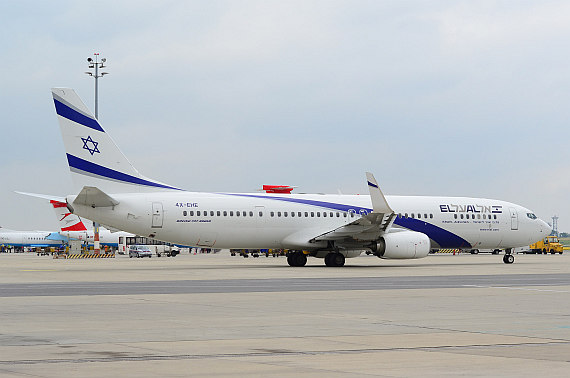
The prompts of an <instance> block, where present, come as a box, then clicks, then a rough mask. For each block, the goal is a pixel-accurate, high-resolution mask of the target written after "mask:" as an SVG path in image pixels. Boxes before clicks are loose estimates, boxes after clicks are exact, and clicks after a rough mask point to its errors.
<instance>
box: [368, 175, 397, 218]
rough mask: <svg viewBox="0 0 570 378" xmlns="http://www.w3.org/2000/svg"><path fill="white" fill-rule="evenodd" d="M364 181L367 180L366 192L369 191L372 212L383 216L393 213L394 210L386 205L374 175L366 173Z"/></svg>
mask: <svg viewBox="0 0 570 378" xmlns="http://www.w3.org/2000/svg"><path fill="white" fill-rule="evenodd" d="M366 179H367V180H368V190H370V199H371V200H372V212H373V213H383V214H389V213H393V212H394V210H392V208H391V207H390V205H388V202H387V201H386V197H384V194H382V191H381V190H380V187H379V186H378V182H377V181H376V179H375V178H374V175H373V174H372V173H370V172H366Z"/></svg>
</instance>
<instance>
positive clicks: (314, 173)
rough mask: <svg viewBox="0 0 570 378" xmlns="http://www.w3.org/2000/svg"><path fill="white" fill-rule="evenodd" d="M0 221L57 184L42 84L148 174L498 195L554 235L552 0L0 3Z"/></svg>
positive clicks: (563, 91) (62, 174)
mask: <svg viewBox="0 0 570 378" xmlns="http://www.w3.org/2000/svg"><path fill="white" fill-rule="evenodd" d="M0 28H1V31H2V32H1V33H0V42H1V44H0V46H2V48H1V49H0V57H1V61H2V63H3V64H2V73H1V74H0V88H1V91H0V96H1V101H0V114H1V116H2V119H1V123H0V124H1V126H0V130H2V133H1V138H2V143H1V146H2V147H1V151H0V154H1V155H0V156H1V159H2V160H1V161H2V163H1V164H0V180H2V184H1V185H0V226H2V227H4V228H9V229H15V230H56V229H57V227H58V224H57V220H56V219H55V215H54V213H53V211H52V210H51V208H50V206H49V204H48V203H47V202H46V201H43V200H40V199H35V198H29V197H25V196H22V195H19V194H16V193H15V192H14V191H16V190H18V191H24V192H34V193H44V194H51V195H57V196H65V195H67V194H75V193H77V192H78V190H77V189H76V188H74V186H73V183H72V180H71V177H70V174H69V170H68V166H67V162H66V158H65V152H64V148H63V143H62V141H61V136H60V133H59V126H58V122H57V118H56V116H55V111H54V107H53V101H52V99H51V93H50V88H52V87H72V88H74V89H75V90H76V91H77V93H78V94H79V95H80V96H81V97H82V98H83V100H84V102H85V103H86V104H87V106H88V107H90V108H91V109H93V108H94V105H93V104H94V80H93V78H92V77H90V76H88V75H86V74H85V72H86V71H88V67H87V66H88V64H87V58H88V57H94V55H93V54H94V53H100V55H99V56H100V57H104V58H106V59H107V63H106V64H107V67H105V71H106V72H108V73H109V74H108V75H106V76H104V77H103V78H101V79H99V120H100V122H101V124H102V125H103V127H104V128H105V130H106V131H107V132H108V133H109V134H110V135H111V136H112V137H113V139H114V140H115V141H116V143H117V144H118V145H119V147H120V148H121V149H122V150H123V152H124V153H125V155H126V156H127V157H128V158H129V160H130V161H131V162H132V163H133V165H134V166H135V167H137V169H138V170H139V171H140V172H141V173H142V174H144V175H145V176H147V177H151V178H153V179H156V180H159V181H162V182H165V183H168V184H171V185H174V186H177V187H181V188H184V189H188V190H192V191H216V192H221V191H227V192H253V191H256V190H258V189H260V188H261V186H262V185H263V184H275V185H294V186H298V188H297V189H296V190H295V191H296V192H307V193H338V192H339V191H340V192H341V193H345V194H353V193H363V194H366V193H368V189H367V185H366V180H365V174H364V173H365V172H366V171H370V172H373V173H374V175H375V176H376V178H377V180H378V182H379V184H380V187H381V189H382V190H383V192H384V193H385V194H398V195H442V196H467V197H484V198H494V199H500V200H506V201H510V202H514V203H517V204H520V205H522V206H525V207H527V208H530V209H532V210H533V211H534V212H535V213H536V214H537V215H538V216H539V217H541V218H542V219H545V220H547V221H550V219H551V217H552V216H553V215H558V216H559V217H560V219H559V230H560V231H567V232H570V203H569V202H568V193H569V192H570V175H568V171H569V169H568V168H569V161H570V159H569V158H570V156H569V155H570V154H569V149H568V141H569V140H570V129H569V127H568V124H569V120H570V119H569V118H570V117H569V116H570V106H568V104H569V103H570V50H569V49H568V41H569V40H570V3H569V2H567V1H549V0H541V1H524V0H521V1H486V0H477V1H413V0H409V1H406V0H403V1H380V0H378V1H363V0H350V1H336V0H326V1H311V0H301V1H295V0H291V1H272V0H265V1H216V0H208V1H159V2H158V1H105V0H100V1H96V2H93V1H91V2H87V1H80V2H79V1H59V0H53V1H49V2H48V1H27V0H5V1H2V2H0Z"/></svg>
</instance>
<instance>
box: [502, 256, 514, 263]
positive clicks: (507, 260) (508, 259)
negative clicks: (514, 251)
mask: <svg viewBox="0 0 570 378" xmlns="http://www.w3.org/2000/svg"><path fill="white" fill-rule="evenodd" d="M503 262H504V263H505V264H512V263H514V262H515V256H513V255H504V256H503Z"/></svg>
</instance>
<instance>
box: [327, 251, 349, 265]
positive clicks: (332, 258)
mask: <svg viewBox="0 0 570 378" xmlns="http://www.w3.org/2000/svg"><path fill="white" fill-rule="evenodd" d="M344 261H345V257H344V255H343V254H342V253H338V252H334V253H329V254H328V255H326V256H325V265H326V266H335V267H340V266H344Z"/></svg>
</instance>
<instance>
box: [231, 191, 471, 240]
mask: <svg viewBox="0 0 570 378" xmlns="http://www.w3.org/2000/svg"><path fill="white" fill-rule="evenodd" d="M224 194H226V195H231V196H237V197H250V198H262V199H269V200H275V201H283V202H291V203H300V204H303V205H312V206H318V207H323V208H326V209H333V210H340V211H349V210H354V211H355V212H356V213H357V214H358V213H360V211H361V210H365V211H366V212H367V213H370V212H372V209H370V208H368V207H360V206H353V205H344V204H340V203H334V202H324V201H314V200H306V199H301V198H287V197H269V196H264V195H255V194H235V193H231V194H230V193H224ZM394 224H396V225H398V226H400V227H403V228H406V229H408V230H411V231H417V232H421V233H422V234H426V235H427V236H428V237H429V238H430V239H431V240H433V241H434V242H436V243H437V244H438V245H439V246H440V247H441V248H471V244H470V243H469V242H468V241H467V240H465V239H463V238H462V237H460V236H458V235H455V234H454V233H453V232H450V231H448V230H446V229H443V228H441V227H438V226H436V225H433V224H431V223H428V222H426V221H423V220H421V219H414V218H405V217H400V218H399V217H396V220H395V221H394Z"/></svg>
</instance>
